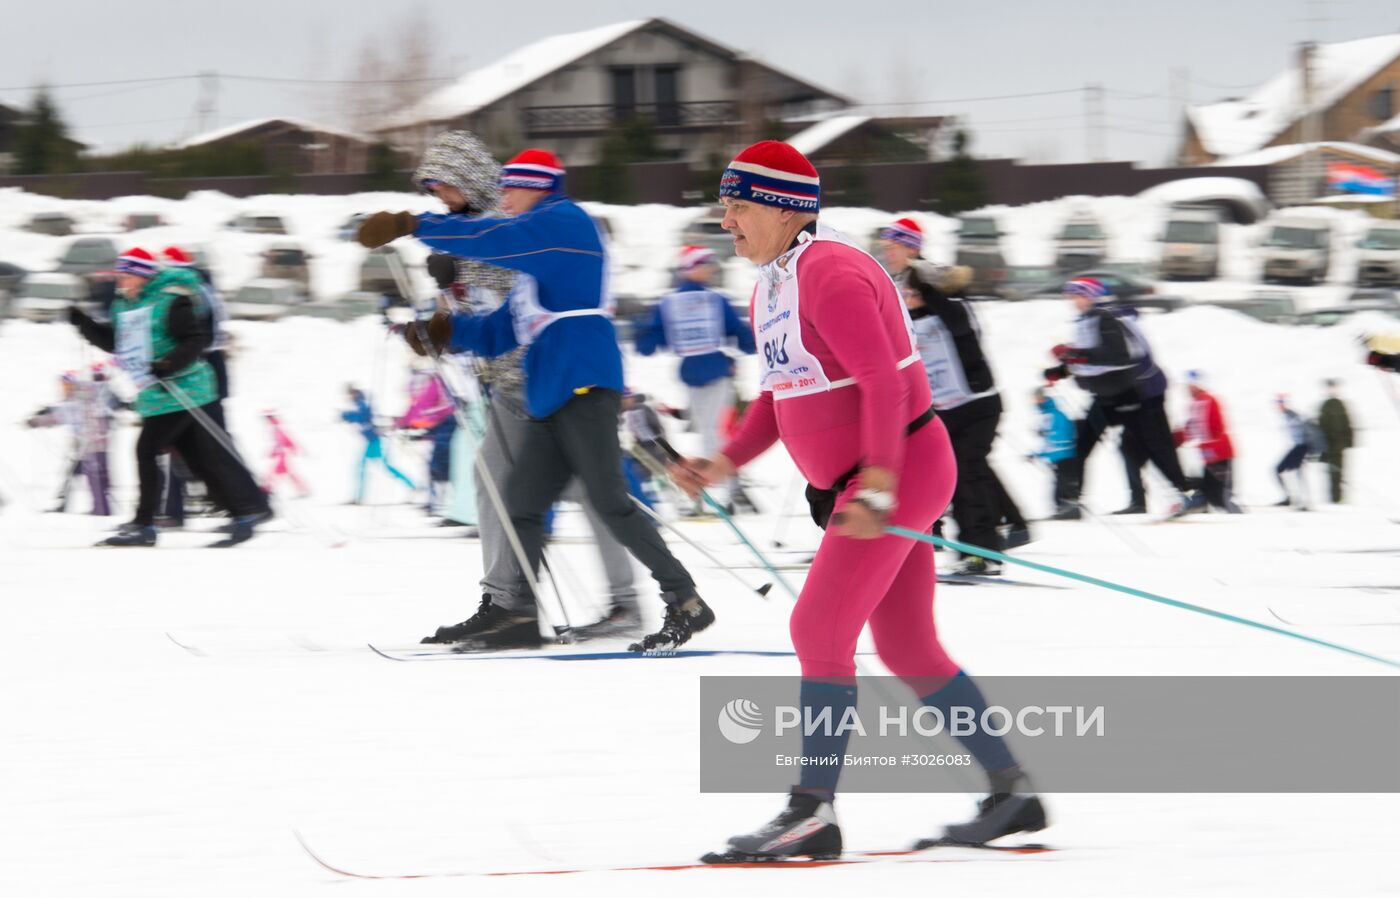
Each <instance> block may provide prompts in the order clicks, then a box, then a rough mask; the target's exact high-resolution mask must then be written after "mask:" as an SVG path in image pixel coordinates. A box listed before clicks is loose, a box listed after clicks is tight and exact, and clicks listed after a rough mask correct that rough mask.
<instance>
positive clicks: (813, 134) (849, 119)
mask: <svg viewBox="0 0 1400 898" xmlns="http://www.w3.org/2000/svg"><path fill="white" fill-rule="evenodd" d="M870 119H871V116H868V115H834V116H832V117H831V118H828V119H823V120H822V121H819V122H817V123H816V124H815V125H812V126H810V127H808V128H804V129H803V130H801V131H798V132H797V133H796V134H794V135H792V136H791V137H789V138H788V140H787V142H788V143H789V144H791V145H792V148H793V149H795V150H797V151H798V152H799V153H802V154H803V155H806V156H810V155H811V154H813V153H815V152H817V151H818V150H820V149H822V148H823V147H825V146H826V145H827V144H830V143H832V142H833V141H835V140H837V139H839V138H841V137H844V136H845V135H847V134H849V133H851V132H852V131H854V130H855V129H856V128H859V127H860V126H861V125H863V124H865V123H866V122H868V121H870Z"/></svg>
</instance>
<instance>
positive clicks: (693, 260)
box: [676, 246, 715, 272]
mask: <svg viewBox="0 0 1400 898" xmlns="http://www.w3.org/2000/svg"><path fill="white" fill-rule="evenodd" d="M713 264H715V251H714V250H712V249H710V248H709V247H707V246H683V247H681V254H680V258H678V259H677V260H676V270H677V271H680V272H688V271H694V270H695V269H697V268H699V267H700V266H701V265H713Z"/></svg>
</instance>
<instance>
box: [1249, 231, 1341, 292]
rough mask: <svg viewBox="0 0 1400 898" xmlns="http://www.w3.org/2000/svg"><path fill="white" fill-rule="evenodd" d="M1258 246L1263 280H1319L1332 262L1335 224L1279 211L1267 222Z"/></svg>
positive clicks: (1305, 281)
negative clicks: (1333, 226)
mask: <svg viewBox="0 0 1400 898" xmlns="http://www.w3.org/2000/svg"><path fill="white" fill-rule="evenodd" d="M1259 246H1260V258H1261V261H1262V262H1263V279H1264V283H1266V284H1270V283H1273V282H1275V281H1294V282H1299V283H1304V284H1316V283H1317V282H1318V281H1321V280H1323V279H1324V278H1326V277H1327V269H1328V267H1329V266H1330V265H1331V264H1332V226H1331V225H1330V224H1329V223H1328V222H1326V221H1323V220H1322V219H1318V218H1307V217H1303V216H1298V215H1280V216H1279V217H1277V218H1272V219H1270V220H1269V221H1267V222H1265V223H1264V239H1263V240H1262V241H1260V244H1259Z"/></svg>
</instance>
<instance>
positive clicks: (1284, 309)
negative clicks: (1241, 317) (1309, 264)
mask: <svg viewBox="0 0 1400 898" xmlns="http://www.w3.org/2000/svg"><path fill="white" fill-rule="evenodd" d="M1198 304H1199V305H1207V306H1217V307H1219V308H1222V309H1230V310H1231V311H1235V312H1242V313H1243V314H1245V315H1248V316H1249V317H1250V318H1253V319H1255V320H1256V321H1263V322H1266V323H1268V324H1297V323H1298V318H1299V316H1300V315H1301V314H1302V310H1301V309H1299V307H1298V302H1297V300H1296V299H1294V297H1293V294H1292V293H1289V292H1288V291H1286V290H1257V291H1255V293H1254V295H1252V296H1248V297H1245V298H1244V299H1209V300H1200V301H1199V302H1198Z"/></svg>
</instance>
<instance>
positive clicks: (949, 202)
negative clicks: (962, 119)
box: [935, 128, 987, 215]
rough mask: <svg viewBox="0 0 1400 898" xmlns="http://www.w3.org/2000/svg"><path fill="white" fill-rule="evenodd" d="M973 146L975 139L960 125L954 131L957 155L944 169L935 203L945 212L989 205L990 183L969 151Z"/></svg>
mask: <svg viewBox="0 0 1400 898" xmlns="http://www.w3.org/2000/svg"><path fill="white" fill-rule="evenodd" d="M971 145H972V138H971V137H970V136H969V135H968V133H967V131H965V130H963V129H961V128H960V129H958V130H957V131H956V132H955V133H954V134H953V158H952V159H950V160H948V164H947V167H945V168H944V169H943V177H942V179H941V182H940V183H939V185H938V200H937V202H936V203H935V207H936V208H937V210H938V211H939V212H940V213H941V214H943V215H957V214H958V213H959V212H970V211H972V210H973V209H980V208H982V207H983V206H985V205H987V186H986V183H985V182H984V181H983V179H982V168H981V166H979V165H978V164H977V160H976V159H973V158H972V154H971V152H969V147H970V146H971Z"/></svg>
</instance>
